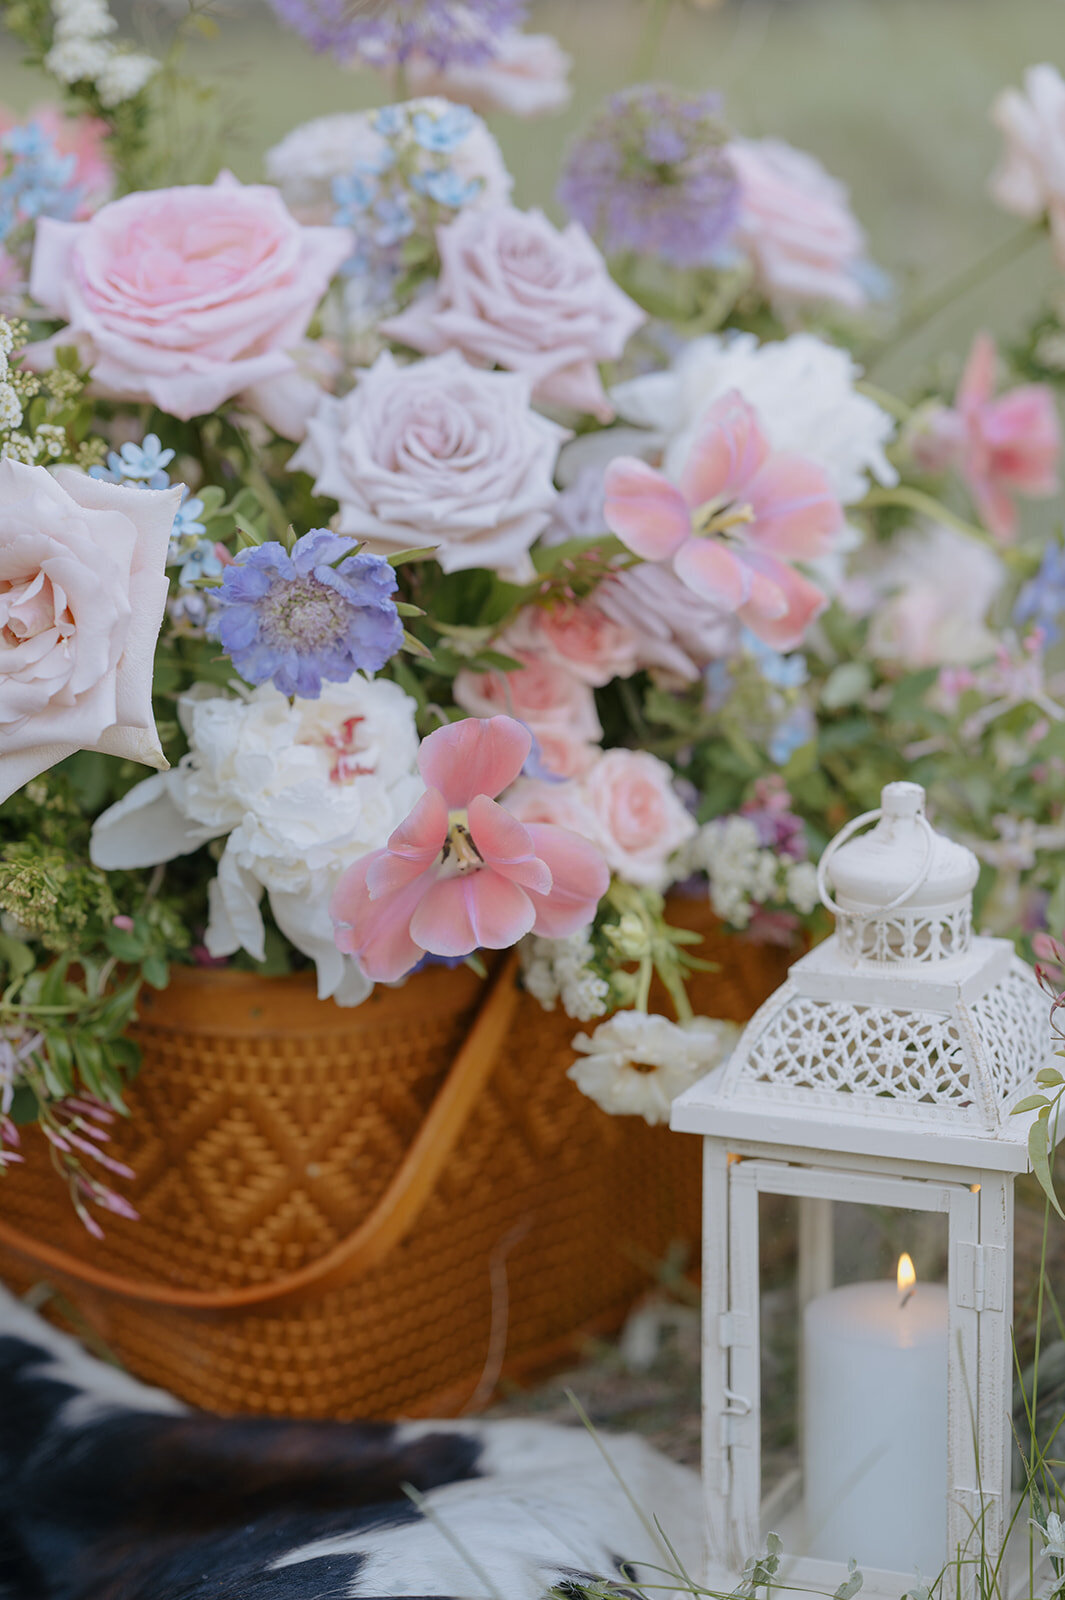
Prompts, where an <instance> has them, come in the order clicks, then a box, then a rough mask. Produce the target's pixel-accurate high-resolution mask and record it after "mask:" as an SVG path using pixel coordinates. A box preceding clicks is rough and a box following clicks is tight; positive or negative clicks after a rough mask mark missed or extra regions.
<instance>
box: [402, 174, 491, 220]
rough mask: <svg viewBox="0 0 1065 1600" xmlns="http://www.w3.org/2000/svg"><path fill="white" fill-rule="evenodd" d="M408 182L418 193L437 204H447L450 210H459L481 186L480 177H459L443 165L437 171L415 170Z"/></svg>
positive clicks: (478, 191) (474, 195)
mask: <svg viewBox="0 0 1065 1600" xmlns="http://www.w3.org/2000/svg"><path fill="white" fill-rule="evenodd" d="M410 184H411V188H412V189H414V190H415V191H416V192H417V193H418V194H424V195H427V196H428V198H429V199H430V200H435V201H436V203H437V205H438V206H447V207H448V209H449V210H450V211H461V210H462V208H463V206H467V205H469V203H470V201H471V200H473V199H474V198H475V197H476V196H477V195H478V194H480V192H481V187H482V183H481V179H480V178H461V177H460V176H459V174H458V173H457V172H453V171H452V169H451V168H450V167H443V168H442V169H441V170H440V171H439V172H416V173H415V174H414V176H413V177H412V178H411V180H410Z"/></svg>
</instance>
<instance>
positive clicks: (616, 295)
mask: <svg viewBox="0 0 1065 1600" xmlns="http://www.w3.org/2000/svg"><path fill="white" fill-rule="evenodd" d="M437 242H438V245H439V248H440V260H441V271H440V278H439V280H438V282H437V284H436V286H435V288H434V289H432V290H430V291H429V292H428V293H427V294H425V295H423V296H422V297H421V298H420V299H418V300H416V301H415V302H414V304H413V305H411V306H408V307H407V309H406V310H405V311H403V312H401V313H400V315H399V316H397V317H391V318H389V319H387V320H386V321H384V322H382V324H381V327H382V330H383V332H384V333H386V334H387V335H388V337H389V338H390V339H396V340H399V341H400V342H401V343H403V344H409V345H410V346H412V348H413V349H415V350H423V351H425V352H427V353H428V354H435V353H437V352H439V351H441V350H461V351H462V353H463V355H465V356H467V357H468V358H469V359H470V360H471V361H477V362H481V363H483V364H484V365H486V366H500V367H509V368H510V369H511V370H512V371H514V372H522V373H525V374H526V375H527V377H528V378H529V379H530V381H531V383H532V385H533V398H534V399H535V400H539V401H542V402H543V403H544V404H546V405H556V406H563V407H567V408H570V409H572V410H574V411H590V412H591V413H592V414H593V415H594V416H596V417H598V418H599V419H600V421H602V422H609V421H610V419H611V418H612V417H613V415H614V412H613V408H612V407H611V405H610V403H609V401H608V400H607V398H606V394H605V392H604V390H603V385H602V381H601V379H600V376H599V368H598V363H599V362H600V361H615V360H617V358H618V357H619V356H620V355H621V353H622V351H623V350H624V349H625V346H626V344H627V343H628V340H629V337H630V336H631V334H633V333H634V332H635V330H636V329H637V328H638V327H639V326H640V324H641V323H642V322H643V321H644V313H643V312H642V311H641V310H640V308H639V306H637V305H636V304H635V302H634V301H632V300H630V299H629V297H628V295H626V294H623V293H622V291H621V290H620V289H619V288H618V286H617V284H616V283H615V282H614V281H613V279H612V278H611V276H610V274H609V273H608V272H607V270H606V266H605V264H604V262H603V258H602V256H601V255H600V254H599V251H598V250H597V249H596V247H595V245H594V244H593V243H592V241H591V239H589V237H588V235H587V234H586V233H585V231H584V229H583V228H582V227H581V226H580V225H579V224H578V223H575V222H574V223H570V225H569V227H568V228H566V229H564V230H563V231H562V232H559V230H558V229H557V228H556V227H554V226H553V225H552V224H551V223H550V222H549V221H548V220H547V218H546V217H545V216H544V215H543V213H542V212H540V211H518V210H516V209H515V207H513V206H499V207H497V208H495V209H494V210H485V211H478V212H474V211H467V212H464V213H463V215H462V216H460V217H458V218H456V220H455V221H454V222H451V223H449V224H448V225H447V226H446V227H443V228H440V229H439V230H438V231H437Z"/></svg>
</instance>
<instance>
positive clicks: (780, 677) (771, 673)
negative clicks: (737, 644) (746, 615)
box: [743, 628, 810, 689]
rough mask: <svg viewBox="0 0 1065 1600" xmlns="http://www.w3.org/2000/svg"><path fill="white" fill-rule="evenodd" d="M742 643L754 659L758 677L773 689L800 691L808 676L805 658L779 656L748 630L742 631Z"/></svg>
mask: <svg viewBox="0 0 1065 1600" xmlns="http://www.w3.org/2000/svg"><path fill="white" fill-rule="evenodd" d="M743 642H744V644H745V646H746V647H747V649H748V651H749V652H750V654H751V655H752V656H753V657H754V660H755V664H756V665H757V667H758V673H759V676H760V677H761V678H762V679H764V681H765V682H766V683H771V684H772V685H773V687H774V688H775V689H801V688H802V686H803V684H804V683H805V682H806V680H807V679H808V678H809V676H810V670H809V668H808V667H807V665H806V657H805V656H802V655H790V656H785V655H781V653H780V651H779V650H774V649H773V647H772V645H769V644H766V643H765V641H764V640H762V639H759V638H758V636H757V635H756V634H753V633H751V631H750V629H749V628H745V629H744V630H743Z"/></svg>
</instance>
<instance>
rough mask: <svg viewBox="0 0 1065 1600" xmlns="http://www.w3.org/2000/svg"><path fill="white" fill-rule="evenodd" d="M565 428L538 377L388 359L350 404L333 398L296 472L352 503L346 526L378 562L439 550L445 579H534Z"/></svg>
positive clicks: (440, 361)
mask: <svg viewBox="0 0 1065 1600" xmlns="http://www.w3.org/2000/svg"><path fill="white" fill-rule="evenodd" d="M565 437H566V434H565V431H564V429H562V428H560V427H558V426H557V425H556V424H555V423H553V422H549V421H548V420H547V418H546V417H541V416H539V415H537V413H536V412H535V411H532V410H531V409H530V406H529V382H528V380H527V379H526V378H523V377H519V376H516V375H514V374H511V373H503V372H482V371H480V370H479V369H478V368H476V367H471V366H469V365H467V363H466V362H465V361H464V360H463V359H462V357H461V356H460V355H458V354H456V353H455V352H450V353H449V354H447V355H444V356H438V357H436V358H434V359H433V360H429V361H420V362H418V363H417V364H416V365H414V366H410V367H401V366H398V365H397V363H396V362H395V361H394V360H393V358H392V357H391V356H390V355H388V354H387V353H386V354H384V355H381V356H379V357H378V359H377V361H376V362H375V363H374V365H373V366H372V367H371V368H370V370H369V371H368V372H367V373H365V374H364V376H363V377H362V379H361V381H360V382H359V384H358V385H357V387H356V388H355V389H353V390H352V391H351V393H350V394H348V395H346V396H345V397H344V399H343V400H336V399H334V398H333V397H332V396H331V395H326V396H324V397H323V398H322V401H321V402H320V404H319V407H318V410H317V412H316V413H315V415H314V416H313V417H312V418H311V419H310V421H309V423H308V425H307V437H306V439H305V441H304V443H303V444H302V445H301V446H300V448H299V450H298V451H297V452H296V454H295V455H294V456H293V458H292V461H291V463H290V464H291V466H292V467H293V468H302V470H303V471H305V472H309V473H310V474H311V475H312V476H313V478H314V480H315V484H314V487H315V493H316V494H321V495H328V496H330V497H331V498H332V499H334V500H336V501H337V502H338V504H339V506H340V516H339V520H338V522H337V524H336V526H337V530H338V531H339V532H340V533H343V534H349V535H351V536H352V537H354V538H358V539H361V540H363V541H365V547H366V549H368V550H370V551H372V552H373V553H374V554H377V555H388V554H389V553H391V552H392V551H395V550H405V549H412V548H423V547H426V546H433V547H434V548H435V550H436V555H437V560H438V561H439V562H440V565H441V566H442V567H443V569H444V571H445V572H460V571H462V570H463V569H464V568H466V567H491V568H493V569H494V570H495V571H496V572H498V573H500V574H501V575H502V576H504V577H506V578H510V579H513V580H514V581H515V582H525V581H526V580H527V579H529V578H531V577H532V576H533V567H532V563H531V561H530V560H529V554H528V551H529V546H530V545H531V544H532V542H533V540H534V539H535V538H536V537H537V535H538V534H539V533H540V531H541V529H542V528H544V527H545V526H546V525H547V523H548V521H549V520H550V517H551V512H552V509H553V506H554V501H555V498H556V493H555V488H554V484H553V482H552V472H553V469H554V465H555V457H556V456H557V454H558V447H559V445H560V443H561V441H562V440H563V439H564V438H565Z"/></svg>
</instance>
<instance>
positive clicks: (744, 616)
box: [606, 389, 843, 650]
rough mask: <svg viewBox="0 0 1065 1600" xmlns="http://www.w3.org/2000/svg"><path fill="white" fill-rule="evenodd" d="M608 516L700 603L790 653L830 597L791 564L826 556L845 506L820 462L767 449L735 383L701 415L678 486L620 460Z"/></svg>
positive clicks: (610, 478)
mask: <svg viewBox="0 0 1065 1600" xmlns="http://www.w3.org/2000/svg"><path fill="white" fill-rule="evenodd" d="M606 521H607V526H608V527H609V528H611V529H612V530H613V531H614V533H616V534H617V536H618V538H619V539H621V541H622V543H623V544H625V545H627V546H628V548H629V549H630V550H632V551H633V552H634V554H636V555H638V556H641V557H642V558H643V559H644V560H645V561H669V562H671V563H672V566H673V570H674V572H675V573H676V574H677V576H678V578H680V579H681V581H682V582H683V583H684V584H686V585H687V587H688V588H689V589H692V590H693V591H694V592H695V593H696V594H698V595H700V596H702V598H703V599H704V600H709V601H712V602H713V604H714V605H716V606H720V608H721V609H722V610H723V611H728V612H733V613H734V614H735V615H736V616H737V617H738V618H739V619H740V621H741V622H743V623H744V624H745V625H746V626H747V627H748V628H750V630H751V632H752V633H754V634H756V635H757V637H758V638H759V639H761V640H763V641H764V642H765V643H766V644H769V645H772V646H773V648H774V649H776V650H793V649H794V648H795V647H796V645H798V644H799V643H800V641H801V640H802V636H803V634H804V632H805V630H806V628H807V626H808V625H809V623H810V622H811V621H812V620H813V618H814V617H815V616H817V614H818V612H819V611H821V610H822V609H823V608H824V606H825V603H826V601H825V596H824V595H823V594H822V593H821V591H820V589H818V588H817V587H816V586H815V585H814V584H813V583H811V582H810V580H809V579H808V578H805V577H803V576H802V574H801V573H799V572H797V571H796V570H795V568H794V567H793V566H790V565H789V562H791V561H795V560H805V559H809V558H811V557H814V556H820V555H824V554H825V553H826V552H827V551H828V550H829V549H830V548H831V546H832V542H833V539H834V538H835V535H836V534H837V533H838V532H839V530H840V528H841V527H842V525H843V511H842V509H841V507H840V504H839V501H838V500H837V499H836V498H835V496H834V495H833V494H832V491H831V490H830V488H829V486H828V481H827V479H826V477H825V474H824V473H823V472H822V470H821V468H820V467H818V466H815V465H814V463H813V462H812V461H805V460H803V459H802V458H801V457H799V456H788V455H771V454H770V448H769V443H768V441H767V439H766V437H765V435H764V434H763V432H762V430H761V428H760V427H759V425H758V417H757V413H756V412H755V411H754V409H753V407H752V406H750V405H748V403H747V401H746V400H745V399H744V398H743V396H742V395H741V394H740V393H739V392H738V391H737V390H735V389H733V390H730V391H729V393H728V394H725V395H722V397H721V399H720V400H718V401H717V402H716V403H715V404H714V405H712V406H711V407H710V409H709V410H708V411H707V413H706V415H705V417H704V418H703V423H702V431H701V432H700V434H699V436H698V437H697V438H696V440H695V443H694V445H693V446H692V450H691V453H690V455H689V456H688V460H687V462H686V464H685V466H684V470H683V472H682V473H681V477H680V486H679V487H677V486H676V485H674V484H672V483H670V482H669V480H668V478H665V477H663V475H662V473H661V472H656V471H655V469H654V468H653V467H649V466H648V465H647V463H646V462H644V461H639V460H637V459H636V458H635V457H633V456H620V457H618V458H617V459H616V460H614V461H612V462H611V464H610V466H609V467H608V468H607V472H606Z"/></svg>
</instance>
